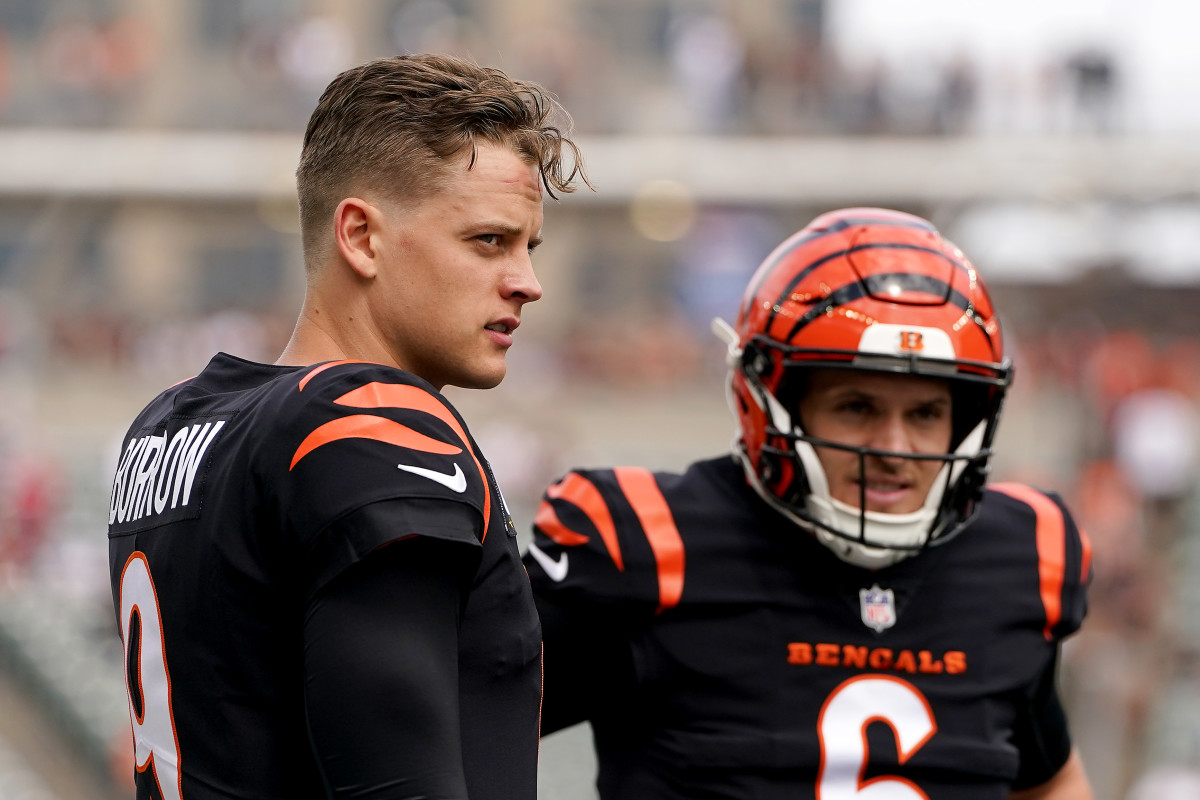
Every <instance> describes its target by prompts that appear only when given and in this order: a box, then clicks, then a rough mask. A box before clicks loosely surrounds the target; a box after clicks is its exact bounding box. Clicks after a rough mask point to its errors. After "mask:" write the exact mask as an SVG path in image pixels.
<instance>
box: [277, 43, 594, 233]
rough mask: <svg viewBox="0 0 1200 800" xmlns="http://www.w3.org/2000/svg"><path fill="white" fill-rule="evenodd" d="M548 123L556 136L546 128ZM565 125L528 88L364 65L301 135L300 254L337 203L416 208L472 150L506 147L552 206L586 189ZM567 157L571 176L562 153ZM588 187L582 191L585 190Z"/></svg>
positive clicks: (409, 59)
mask: <svg viewBox="0 0 1200 800" xmlns="http://www.w3.org/2000/svg"><path fill="white" fill-rule="evenodd" d="M552 114H557V115H558V116H561V117H562V119H563V122H562V125H563V127H555V126H554V125H552V124H549V119H550V117H551V115H552ZM569 126H570V117H569V116H567V114H566V112H565V111H563V109H562V108H561V106H559V105H558V103H557V102H555V101H554V100H553V99H552V98H551V97H550V95H549V94H548V93H547V92H546V91H545V90H544V89H542V88H541V87H540V86H538V85H537V84H534V83H528V82H524V81H517V80H513V79H511V78H509V77H508V76H507V75H505V74H504V73H503V72H501V71H500V70H498V69H493V68H489V67H481V66H479V65H477V64H473V63H471V62H469V61H465V60H463V59H459V58H454V57H452V56H445V55H432V54H422V55H408V56H394V57H390V58H381V59H376V60H374V61H369V62H367V63H365V64H362V65H360V66H358V67H354V68H352V69H349V70H346V71H345V72H343V73H341V74H340V75H338V76H337V77H336V78H334V79H333V81H332V82H330V84H329V86H328V87H326V89H325V91H324V93H323V94H322V95H321V99H320V100H319V101H318V102H317V107H316V109H315V110H314V111H313V113H312V116H311V117H310V118H309V121H308V127H307V129H306V130H305V132H304V147H303V150H302V151H301V154H300V166H299V168H298V169H297V170H296V186H297V192H298V195H299V202H300V229H301V231H302V235H303V244H304V249H305V251H306V252H308V251H309V250H310V248H312V247H314V246H315V245H316V244H317V242H319V240H320V233H321V229H322V228H323V226H324V225H325V223H326V221H328V220H329V219H330V217H331V216H332V214H333V211H334V209H335V208H336V207H337V204H338V203H339V202H341V200H342V199H344V198H345V197H348V196H350V195H351V194H353V193H355V192H358V191H360V190H362V189H364V188H367V189H374V190H376V191H379V192H382V193H384V194H386V195H390V196H392V197H396V198H400V199H414V200H415V199H420V198H421V197H423V196H425V195H427V194H430V193H432V192H433V191H435V190H436V189H437V188H438V185H439V182H440V181H441V180H442V179H443V178H444V176H445V170H446V167H447V164H448V162H450V161H452V160H453V159H454V157H455V156H457V155H459V154H461V153H465V152H466V151H468V150H470V152H471V162H470V163H473V161H474V155H475V147H476V145H477V144H478V142H480V141H485V142H491V143H493V144H501V145H508V146H510V147H512V148H513V149H514V151H516V152H517V153H518V154H519V155H520V156H521V157H522V158H524V159H526V160H527V161H528V162H529V163H531V164H536V165H537V167H538V171H539V173H540V174H541V178H542V181H543V183H544V184H545V186H546V189H547V192H548V193H549V194H550V196H551V197H553V196H555V195H554V191H555V190H558V191H560V192H571V191H573V190H574V188H575V187H574V180H575V178H576V177H577V176H578V177H579V178H580V179H582V180H583V182H584V183H588V180H587V176H586V174H585V173H584V171H583V167H582V159H581V156H580V154H579V149H578V147H577V146H576V145H575V144H574V142H572V141H571V140H570V139H569V138H568V132H569ZM564 148H567V149H569V150H570V152H571V156H572V158H571V163H570V165H569V166H570V172H567V167H568V164H566V163H565V161H564V153H563V149H564ZM588 185H590V184H588Z"/></svg>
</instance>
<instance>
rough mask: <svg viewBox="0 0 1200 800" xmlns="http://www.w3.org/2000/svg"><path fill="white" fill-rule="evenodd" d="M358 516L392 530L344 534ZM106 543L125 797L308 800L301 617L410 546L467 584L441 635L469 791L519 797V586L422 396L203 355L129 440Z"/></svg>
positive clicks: (535, 696) (410, 388)
mask: <svg viewBox="0 0 1200 800" xmlns="http://www.w3.org/2000/svg"><path fill="white" fill-rule="evenodd" d="M397 500H399V501H403V502H395V501H397ZM372 504H383V505H372ZM368 506H371V507H372V508H381V507H382V508H387V509H389V510H388V511H387V514H388V516H387V520H388V523H389V524H387V525H346V524H341V521H343V520H345V519H352V518H353V515H354V514H355V513H356V512H359V511H361V510H362V509H364V508H366V507H368ZM334 523H338V524H336V525H335V524H334ZM108 535H109V554H110V570H111V576H112V588H113V599H114V603H115V606H116V609H117V612H118V622H119V625H120V628H121V633H122V639H123V641H124V645H125V653H126V676H127V681H128V689H129V696H130V716H131V721H132V728H133V738H134V745H135V750H136V760H137V773H136V781H137V785H138V791H137V796H138V797H139V798H151V797H153V798H158V797H162V798H184V800H208V798H230V797H238V798H289V800H291V799H293V798H317V797H320V798H323V797H325V790H324V787H323V784H322V780H321V777H320V775H319V774H318V766H317V762H316V759H315V757H314V755H313V753H312V747H311V745H310V742H309V734H308V730H307V727H306V722H305V708H304V699H303V694H302V693H303V686H302V660H303V653H302V649H303V646H304V643H303V641H302V636H301V634H302V627H303V621H304V620H303V615H304V612H305V608H306V605H307V604H308V603H309V601H311V600H312V598H313V597H314V595H316V593H317V592H319V591H320V590H321V589H322V587H324V586H325V585H326V584H327V583H328V582H329V581H331V580H332V579H333V578H334V577H336V576H337V575H338V574H339V573H341V572H342V571H343V570H345V569H347V568H348V567H349V566H351V565H353V564H355V563H357V562H358V561H360V560H361V559H364V558H365V557H366V556H368V555H369V554H370V553H371V552H372V551H374V550H376V549H377V548H380V547H382V546H384V545H387V544H389V543H391V542H395V541H398V540H401V539H404V538H406V537H409V536H414V535H419V536H426V537H434V538H438V539H444V540H449V541H456V542H461V543H463V544H465V545H467V546H466V547H462V548H454V549H455V550H456V551H457V552H460V553H461V554H463V557H464V558H467V559H470V560H471V564H470V567H468V569H469V570H470V569H473V570H474V571H473V572H468V574H473V575H474V576H475V578H474V582H473V583H472V584H471V586H470V588H469V593H468V595H467V596H466V598H465V603H464V606H463V610H462V612H461V622H460V625H459V631H458V636H459V641H458V647H459V653H460V656H459V682H458V685H459V697H458V703H459V717H460V724H461V738H462V752H463V768H464V770H465V773H466V783H467V786H468V788H469V791H470V796H471V798H472V800H476V798H493V799H494V800H511V799H512V798H527V799H528V800H532V798H533V797H534V790H535V787H534V784H535V780H536V770H537V738H538V725H539V718H538V713H539V702H540V696H541V664H540V654H541V632H540V626H539V622H538V618H537V614H536V609H535V607H534V605H533V598H532V595H531V592H530V588H529V581H528V577H527V575H526V573H525V571H524V569H523V568H522V565H521V563H520V554H519V552H518V550H517V546H516V539H515V530H514V528H513V526H512V522H511V519H510V518H509V516H508V513H507V511H506V509H505V508H504V504H503V500H502V498H501V495H500V493H499V490H498V488H497V486H496V485H495V481H494V479H493V477H492V475H491V471H490V467H489V466H488V463H487V461H486V460H485V459H484V457H483V455H482V453H481V452H480V450H479V448H478V447H477V445H476V443H475V442H474V440H473V439H472V438H471V436H470V434H469V433H468V431H467V428H466V426H465V424H464V423H463V420H462V419H461V418H460V417H459V415H458V413H457V412H456V411H455V410H454V409H453V407H452V406H451V405H450V404H449V403H448V402H447V401H446V400H445V399H444V398H443V397H442V396H441V394H439V393H438V392H436V391H435V390H434V389H433V388H432V387H431V386H430V385H429V384H428V383H426V382H424V381H422V380H420V379H419V378H417V377H415V376H413V375H411V374H409V373H406V372H403V371H401V370H397V369H393V368H389V367H385V366H382V365H377V364H368V363H361V362H332V363H327V364H322V365H317V366H314V367H303V368H299V367H280V366H271V365H264V364H255V363H250V362H246V361H242V360H240V359H236V358H233V357H230V356H227V355H224V354H222V355H218V356H217V357H215V358H214V359H213V360H212V361H211V362H210V363H209V365H208V366H207V367H206V368H205V370H204V371H203V372H202V373H201V374H200V375H198V376H197V377H195V378H193V379H191V380H188V381H185V382H183V383H181V384H179V385H176V386H174V387H172V388H171V389H169V390H168V391H166V392H164V393H163V394H161V395H160V396H159V397H157V398H156V399H155V400H154V401H153V402H151V403H150V405H149V406H148V407H147V408H146V409H145V410H144V411H143V412H142V413H141V414H140V415H139V416H138V418H137V419H136V420H135V422H134V423H133V425H132V427H131V428H130V429H129V432H128V433H127V435H126V436H125V439H124V443H123V447H122V454H121V458H120V462H119V466H118V469H117V472H116V478H115V480H114V483H113V490H112V495H111V502H110V506H109V533H108ZM404 724H405V721H404V720H402V719H398V720H396V725H400V726H402V725H404ZM414 735H415V736H419V735H420V732H419V731H415V732H414Z"/></svg>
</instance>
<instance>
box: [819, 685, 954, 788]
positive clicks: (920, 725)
mask: <svg viewBox="0 0 1200 800" xmlns="http://www.w3.org/2000/svg"><path fill="white" fill-rule="evenodd" d="M872 722H882V723H884V724H885V725H889V726H890V727H891V728H892V731H893V732H894V733H895V735H896V746H897V750H898V753H897V756H898V757H899V761H900V763H901V764H903V763H904V762H906V761H908V759H909V758H911V757H912V755H913V753H915V752H917V750H919V749H921V747H922V746H923V745H924V744H925V742H927V741H929V737H931V736H933V734H934V733H936V732H937V723H936V722H935V721H934V718H933V711H932V710H931V709H930V708H929V702H928V701H927V700H926V699H925V696H924V695H923V694H921V693H920V692H919V691H918V690H917V688H916V687H915V686H913V685H912V684H911V683H908V682H907V681H904V680H901V679H899V678H894V677H890V676H885V675H864V676H862V677H857V678H851V679H850V680H848V681H845V682H844V683H842V684H841V685H840V686H838V687H837V688H836V689H834V690H833V692H832V693H831V694H830V695H829V697H828V698H827V699H826V700H825V705H824V706H823V707H822V708H821V716H820V719H819V721H818V723H817V726H818V729H819V734H820V738H821V771H820V773H819V774H818V777H817V800H929V798H928V795H926V794H925V793H924V792H922V791H921V790H920V789H918V788H917V786H916V785H915V784H914V783H912V782H911V781H909V780H906V779H904V778H897V777H885V776H881V777H878V778H872V779H871V780H868V781H864V780H863V779H862V777H863V774H864V773H865V772H866V768H867V763H868V762H869V760H870V753H869V752H868V751H867V736H866V728H867V725H869V724H870V723H872Z"/></svg>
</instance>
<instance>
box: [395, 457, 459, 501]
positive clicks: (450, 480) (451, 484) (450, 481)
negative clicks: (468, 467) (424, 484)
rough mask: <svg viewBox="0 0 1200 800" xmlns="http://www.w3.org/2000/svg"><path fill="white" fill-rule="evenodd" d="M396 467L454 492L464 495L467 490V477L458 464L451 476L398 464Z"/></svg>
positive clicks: (433, 470) (432, 470)
mask: <svg viewBox="0 0 1200 800" xmlns="http://www.w3.org/2000/svg"><path fill="white" fill-rule="evenodd" d="M396 466H397V467H399V468H400V469H402V470H404V471H405V472H411V473H412V474H413V475H420V476H421V477H422V478H429V480H431V481H436V482H437V483H440V484H441V485H442V486H445V487H446V488H447V489H449V490H450V491H452V492H458V493H459V494H462V493H463V492H465V491H466V490H467V476H466V475H463V471H462V467H460V466H458V464H455V465H454V472H453V473H451V474H449V475H447V474H446V473H444V472H438V471H437V470H436V469H425V468H424V467H413V466H409V465H408V464H397V465H396Z"/></svg>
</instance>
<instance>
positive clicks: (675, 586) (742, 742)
mask: <svg viewBox="0 0 1200 800" xmlns="http://www.w3.org/2000/svg"><path fill="white" fill-rule="evenodd" d="M715 327H716V328H717V330H718V331H719V333H720V334H721V335H722V336H723V337H724V339H725V341H726V342H727V344H728V365H729V384H728V386H729V398H730V402H731V406H732V410H733V412H734V415H735V417H736V419H737V429H738V435H737V438H736V441H735V444H734V447H733V452H732V454H730V455H722V456H718V457H717V458H713V459H710V460H703V461H699V462H697V463H694V464H692V465H691V466H689V467H688V468H687V469H686V471H684V472H682V473H681V474H676V473H667V472H662V473H651V472H650V471H648V470H645V469H641V468H638V467H628V466H626V467H616V468H612V469H589V470H578V471H573V472H570V473H569V474H567V475H566V477H564V478H563V479H562V480H561V481H559V482H557V483H555V484H554V485H553V486H551V487H550V488H549V489H548V490H547V491H546V494H545V497H544V500H543V502H542V504H541V506H540V508H539V511H538V513H537V517H536V521H535V525H534V538H533V542H532V544H531V545H530V547H529V549H528V552H527V553H526V556H525V563H526V566H527V567H528V569H529V572H530V576H531V580H532V581H533V585H534V594H535V598H536V601H537V605H538V610H539V613H540V615H541V619H542V625H543V631H544V637H545V675H546V678H545V701H544V705H543V713H544V718H543V731H544V732H550V731H554V730H557V729H560V728H563V727H566V726H569V725H572V724H574V723H577V722H579V721H581V720H590V722H591V725H592V728H593V734H594V740H595V748H596V753H597V760H598V778H597V786H598V789H599V793H600V796H601V797H602V798H604V799H605V800H630V799H631V798H636V799H637V800H657V799H663V800H665V799H667V798H670V799H672V800H673V799H676V798H678V800H683V799H684V798H688V799H689V800H694V799H695V798H738V799H739V800H749V799H750V798H754V800H805V798H808V799H809V800H814V799H816V798H820V800H835V798H836V799H837V800H852V799H854V798H861V800H918V799H922V800H1002V798H1010V797H1011V798H1055V799H1056V800H1077V799H1078V800H1086V798H1090V797H1091V791H1090V789H1089V785H1088V781H1087V778H1086V776H1085V773H1084V771H1083V768H1082V766H1081V761H1080V758H1079V756H1078V755H1077V753H1076V752H1075V750H1074V748H1073V746H1072V742H1071V738H1070V736H1069V734H1068V729H1067V720H1066V718H1065V715H1064V712H1063V708H1062V706H1061V704H1060V702H1059V697H1058V694H1057V691H1056V688H1055V672H1056V666H1057V663H1058V658H1059V649H1060V644H1061V642H1062V641H1063V639H1064V638H1065V637H1066V636H1068V635H1069V634H1071V633H1072V632H1074V631H1075V630H1076V629H1077V628H1078V627H1079V625H1080V623H1081V621H1082V619H1083V616H1084V612H1085V607H1086V589H1087V586H1088V583H1089V581H1090V578H1091V564H1090V548H1089V545H1088V541H1087V539H1086V538H1085V537H1084V535H1083V533H1082V532H1081V531H1080V530H1079V529H1078V528H1077V527H1076V525H1075V523H1074V522H1073V521H1072V518H1071V516H1070V514H1069V513H1068V511H1067V509H1066V508H1064V507H1063V504H1062V501H1061V500H1060V499H1059V497H1058V496H1057V495H1056V494H1053V493H1048V492H1043V491H1041V490H1038V489H1034V488H1032V487H1029V486H1024V485H1017V484H996V485H985V480H986V478H987V473H988V461H989V457H990V456H991V454H992V442H993V438H994V436H995V432H996V425H997V422H998V420H999V417H1000V409H1001V404H1002V401H1003V399H1004V395H1005V392H1006V390H1007V389H1008V386H1009V384H1010V381H1011V380H1012V366H1011V363H1010V360H1009V359H1008V357H1007V356H1006V355H1005V352H1004V344H1003V340H1002V338H1001V331H1000V325H999V322H998V321H997V318H996V312H995V309H994V308H993V307H992V301H991V299H990V298H989V295H988V292H987V290H986V288H985V286H984V283H983V280H982V278H981V277H980V275H979V273H978V272H977V271H976V269H975V267H973V266H972V265H971V263H970V262H969V261H968V260H967V258H966V257H965V256H964V255H963V253H962V252H961V251H960V250H959V249H958V248H956V247H955V246H954V245H952V244H950V243H949V242H947V241H946V240H944V239H943V238H942V237H941V236H940V235H939V233H938V231H937V230H936V229H935V228H934V226H933V225H931V224H930V223H929V222H927V221H926V220H924V219H920V218H918V217H914V216H911V215H908V214H904V213H900V212H895V211H890V210H884V209H871V208H853V209H846V210H841V211H835V212H831V213H828V214H825V215H823V216H821V217H818V218H817V219H816V220H814V221H813V222H812V223H811V224H810V225H809V226H808V227H806V228H804V229H803V230H802V231H800V232H799V233H797V234H795V235H794V236H792V237H791V238H789V239H788V240H787V241H785V242H783V243H782V244H781V245H780V246H779V247H778V248H777V249H776V250H775V251H774V252H773V253H771V255H770V256H769V257H768V258H767V259H766V261H765V262H764V263H763V264H762V266H761V267H760V268H759V269H758V271H757V272H756V273H755V275H754V277H753V278H752V279H751V281H750V284H749V286H748V288H747V289H746V292H745V296H744V298H743V301H742V305H741V309H740V312H739V314H738V318H737V326H736V328H733V327H731V326H729V325H728V324H725V323H722V322H720V321H717V323H715Z"/></svg>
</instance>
